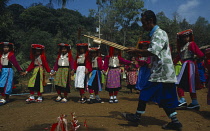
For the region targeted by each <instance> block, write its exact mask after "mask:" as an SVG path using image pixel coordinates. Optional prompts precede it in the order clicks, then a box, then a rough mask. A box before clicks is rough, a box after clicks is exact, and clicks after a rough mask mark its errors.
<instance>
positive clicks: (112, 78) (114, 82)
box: [106, 68, 121, 88]
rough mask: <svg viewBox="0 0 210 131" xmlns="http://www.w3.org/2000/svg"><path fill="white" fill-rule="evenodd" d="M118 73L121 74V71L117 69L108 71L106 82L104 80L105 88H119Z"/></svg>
mask: <svg viewBox="0 0 210 131" xmlns="http://www.w3.org/2000/svg"><path fill="white" fill-rule="evenodd" d="M120 73H121V70H120V69H119V68H116V69H110V70H109V72H108V75H107V80H106V87H107V88H119V87H121V82H120V79H121V78H120Z"/></svg>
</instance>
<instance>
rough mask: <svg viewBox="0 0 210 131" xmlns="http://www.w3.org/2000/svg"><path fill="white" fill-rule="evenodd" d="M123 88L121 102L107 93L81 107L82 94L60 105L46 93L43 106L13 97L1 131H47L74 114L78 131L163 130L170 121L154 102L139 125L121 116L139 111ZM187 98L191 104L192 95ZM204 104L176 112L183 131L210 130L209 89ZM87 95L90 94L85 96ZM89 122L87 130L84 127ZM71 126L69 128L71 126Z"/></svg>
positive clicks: (0, 120)
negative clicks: (124, 113)
mask: <svg viewBox="0 0 210 131" xmlns="http://www.w3.org/2000/svg"><path fill="white" fill-rule="evenodd" d="M128 92H129V91H128V89H126V88H125V87H123V89H122V90H120V92H119V95H118V99H119V103H114V104H109V103H108V98H109V96H108V92H106V91H102V92H100V96H101V98H102V100H103V101H104V102H105V103H103V104H102V103H94V104H87V103H85V104H80V103H78V102H77V101H78V99H79V92H77V91H76V90H72V92H71V93H70V94H69V101H68V102H67V103H58V102H55V101H54V99H55V97H56V93H48V94H43V98H44V101H43V102H42V103H31V104H26V103H25V99H26V98H27V97H28V96H27V95H19V96H15V95H12V96H11V97H10V98H11V100H10V102H9V103H7V104H6V105H3V106H1V107H0V131H48V130H50V127H51V125H52V124H53V123H55V122H56V119H57V117H58V116H59V115H61V114H66V115H68V116H67V119H68V120H69V122H70V120H71V119H72V118H71V115H70V114H71V113H72V112H75V115H76V116H77V119H78V124H80V125H81V126H80V128H79V129H78V131H87V130H88V131H121V130H124V131H137V130H142V131H162V130H163V129H161V126H162V125H164V124H166V123H167V122H169V121H170V120H169V119H168V117H167V116H166V114H165V113H164V111H163V109H161V108H159V107H158V106H157V105H156V104H155V103H148V104H147V108H146V113H145V114H144V115H143V116H142V119H141V123H140V124H139V125H137V124H135V123H132V122H128V121H126V120H125V119H124V118H123V117H122V113H123V112H127V113H134V112H135V111H136V108H137V103H138V96H139V95H138V94H135V93H132V94H131V93H128ZM185 95H186V99H187V101H188V102H190V97H189V94H188V93H186V94H185ZM197 95H198V101H199V103H200V105H201V108H200V110H199V111H194V110H177V112H178V115H177V117H178V119H179V120H180V122H182V124H183V131H198V130H199V131H210V106H209V105H207V104H206V99H207V98H206V96H207V89H206V88H205V89H202V90H198V91H197ZM86 96H88V93H86ZM85 120H86V121H87V125H88V128H85V127H84V126H83V122H84V121H85ZM69 126H70V125H69Z"/></svg>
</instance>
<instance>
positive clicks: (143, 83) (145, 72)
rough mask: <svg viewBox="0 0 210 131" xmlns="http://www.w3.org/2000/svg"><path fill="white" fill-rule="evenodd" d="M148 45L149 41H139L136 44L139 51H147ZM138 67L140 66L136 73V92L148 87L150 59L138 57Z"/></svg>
mask: <svg viewBox="0 0 210 131" xmlns="http://www.w3.org/2000/svg"><path fill="white" fill-rule="evenodd" d="M149 44H150V41H140V42H139V44H138V48H139V49H143V50H146V49H148V47H149ZM137 61H138V65H139V66H140V69H139V73H138V79H137V83H136V89H137V90H140V91H141V90H143V89H145V88H146V87H148V84H150V81H149V78H150V74H151V72H150V62H151V57H142V56H140V57H139V59H137Z"/></svg>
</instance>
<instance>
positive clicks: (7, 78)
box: [0, 68, 14, 95]
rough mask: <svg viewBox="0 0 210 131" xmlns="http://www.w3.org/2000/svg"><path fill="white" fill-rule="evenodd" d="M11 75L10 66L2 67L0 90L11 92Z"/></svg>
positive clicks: (6, 92) (5, 92)
mask: <svg viewBox="0 0 210 131" xmlns="http://www.w3.org/2000/svg"><path fill="white" fill-rule="evenodd" d="M13 75H14V73H13V69H12V68H2V71H1V72H0V92H3V93H4V94H7V95H10V94H11V93H12V86H13Z"/></svg>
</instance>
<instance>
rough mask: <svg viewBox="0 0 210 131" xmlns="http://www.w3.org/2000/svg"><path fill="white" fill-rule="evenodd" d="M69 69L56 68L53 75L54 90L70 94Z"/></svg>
mask: <svg viewBox="0 0 210 131" xmlns="http://www.w3.org/2000/svg"><path fill="white" fill-rule="evenodd" d="M69 76H70V75H69V68H58V71H57V72H56V75H55V80H54V82H55V87H56V89H59V90H62V91H67V92H70V79H71V77H69Z"/></svg>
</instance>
